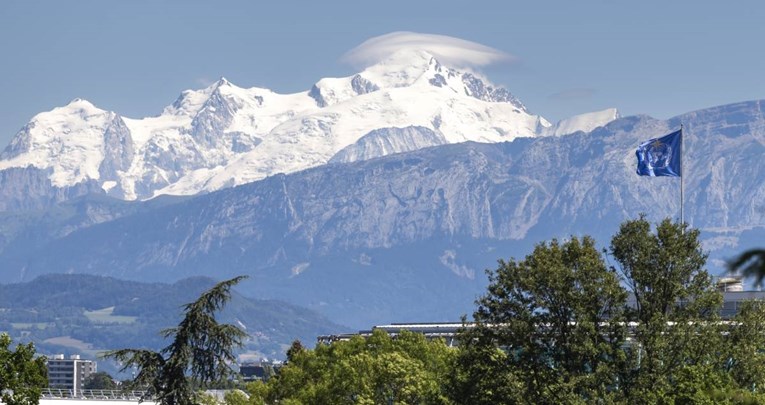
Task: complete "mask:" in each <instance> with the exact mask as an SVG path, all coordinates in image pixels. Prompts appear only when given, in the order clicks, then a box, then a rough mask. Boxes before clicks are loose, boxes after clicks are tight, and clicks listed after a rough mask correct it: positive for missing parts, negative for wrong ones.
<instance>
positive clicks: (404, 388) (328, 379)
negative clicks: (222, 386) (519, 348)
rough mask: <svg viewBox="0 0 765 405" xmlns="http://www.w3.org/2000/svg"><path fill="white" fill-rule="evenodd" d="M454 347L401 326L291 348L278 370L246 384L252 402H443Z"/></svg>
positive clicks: (445, 401)
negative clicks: (310, 346)
mask: <svg viewBox="0 0 765 405" xmlns="http://www.w3.org/2000/svg"><path fill="white" fill-rule="evenodd" d="M454 353H455V350H454V349H452V348H449V347H447V346H446V344H445V343H444V342H443V341H441V340H439V341H427V340H426V339H425V337H424V336H423V335H421V334H416V333H412V332H407V331H403V332H401V334H399V335H398V336H397V337H395V338H391V337H390V336H389V335H388V334H387V333H386V332H384V331H382V330H375V331H373V332H372V336H370V337H368V338H364V337H361V336H356V337H353V338H351V339H350V340H349V341H343V342H335V343H332V344H331V345H319V346H317V347H316V349H314V350H308V349H301V350H294V351H292V356H291V358H290V361H289V362H287V364H286V365H285V366H284V367H282V368H281V370H280V371H279V374H278V375H277V376H275V377H274V378H271V379H270V380H268V382H267V383H266V384H265V385H263V384H261V383H256V384H252V385H248V390H249V393H250V395H251V401H252V403H255V404H259V403H277V402H278V403H286V404H291V403H295V404H298V403H299V404H388V403H395V404H445V403H448V399H447V398H446V395H445V392H444V390H445V387H446V382H447V379H448V375H449V374H450V373H451V372H452V370H453V368H452V366H451V364H452V363H451V361H452V359H453V355H454Z"/></svg>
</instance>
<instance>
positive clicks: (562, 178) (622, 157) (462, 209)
mask: <svg viewBox="0 0 765 405" xmlns="http://www.w3.org/2000/svg"><path fill="white" fill-rule="evenodd" d="M764 117H765V103H763V102H761V101H755V102H748V103H739V104H732V105H727V106H721V107H716V108H712V109H708V110H703V111H698V112H694V113H690V114H686V115H683V116H680V117H676V118H673V119H670V120H668V121H660V120H655V119H652V118H649V117H627V118H622V119H618V120H616V121H614V122H612V123H611V124H609V125H607V126H606V127H602V128H598V129H596V130H595V131H593V132H590V133H582V132H578V133H575V134H572V135H567V136H561V137H544V138H526V139H516V140H515V141H513V142H508V143H496V144H481V143H472V142H469V143H463V144H449V145H441V146H436V147H431V148H427V149H422V150H417V151H414V152H408V153H401V154H396V155H391V156H385V157H382V158H377V159H371V160H366V161H358V162H353V163H349V164H335V165H327V166H322V167H319V168H316V169H311V170H307V171H303V172H299V173H295V174H290V175H276V176H271V177H269V178H267V179H264V180H262V181H259V182H255V183H251V184H247V185H243V186H239V187H235V188H233V189H229V190H223V191H220V192H216V193H212V194H210V195H206V196H200V197H196V198H193V199H191V200H188V201H186V202H182V203H179V204H176V205H173V206H169V207H163V208H159V209H152V210H149V211H147V212H144V213H138V214H136V215H132V216H125V217H123V218H121V219H118V220H115V221H111V222H109V223H104V224H101V225H98V226H93V227H90V228H88V229H83V230H79V231H77V232H72V233H71V234H69V235H68V236H66V237H64V238H61V239H59V240H56V241H54V242H53V243H51V244H50V245H48V246H47V247H46V249H45V252H46V254H45V255H38V256H35V255H32V256H30V257H29V258H28V260H27V261H26V262H25V263H24V266H23V269H24V271H23V273H22V271H21V269H20V268H5V269H3V274H4V277H8V278H9V279H16V278H19V277H24V278H28V277H31V276H33V275H34V274H39V273H44V272H95V273H99V274H105V275H111V276H117V277H125V278H135V279H141V280H157V281H166V280H174V279H177V278H180V277H186V276H189V275H197V274H205V275H216V276H220V277H224V276H230V275H235V274H250V275H252V283H251V284H249V288H250V289H251V290H250V291H252V292H253V293H257V294H260V295H263V296H278V297H281V298H283V299H287V300H289V301H292V302H296V303H299V304H301V305H306V306H309V307H312V308H315V309H318V310H320V311H323V312H324V313H327V314H329V315H330V316H332V317H333V319H337V320H338V321H340V322H342V323H346V324H348V325H351V326H359V327H363V326H364V325H368V324H369V323H374V322H390V321H410V320H412V321H413V320H419V321H433V320H449V319H452V320H453V319H456V318H457V317H458V316H459V315H460V314H461V313H464V312H468V311H469V309H470V306H471V302H472V300H473V299H474V298H475V296H476V294H478V293H480V291H481V290H482V288H483V284H484V279H483V277H482V276H481V270H483V269H485V268H487V267H493V266H494V263H495V260H496V259H498V258H508V257H511V256H515V257H522V256H524V255H525V254H527V253H528V249H529V247H530V246H531V245H532V244H533V243H536V242H539V241H541V240H544V239H548V238H552V237H558V238H565V237H567V236H569V235H572V234H574V235H582V234H590V235H593V236H595V237H596V238H597V239H598V240H599V241H600V242H601V244H602V246H607V243H608V238H609V237H610V236H611V235H612V234H613V233H614V232H615V231H616V230H617V227H618V224H619V223H620V222H621V221H623V220H625V219H629V218H635V217H637V216H638V215H639V214H640V213H645V214H646V215H647V216H648V218H649V219H650V220H652V221H659V220H661V219H663V218H665V217H673V218H677V217H678V216H679V203H680V201H679V186H680V184H679V179H677V178H649V177H640V176H637V175H636V174H635V155H634V151H635V147H636V145H637V144H639V143H640V142H641V141H644V140H647V139H649V138H652V137H656V136H660V135H663V134H666V133H668V132H670V131H672V130H675V129H677V128H678V127H679V126H680V124H681V123H682V124H683V125H684V137H685V150H686V155H685V157H686V158H685V168H684V173H686V177H685V179H684V181H685V194H686V201H685V215H686V221H687V222H689V223H690V224H691V226H693V227H697V228H700V229H701V230H702V232H703V235H704V237H705V238H706V240H707V248H709V249H710V251H711V253H712V258H713V259H715V260H720V259H722V258H724V255H725V254H729V252H730V251H731V250H735V249H739V248H741V247H744V246H747V245H748V244H752V243H754V242H752V241H751V240H750V239H749V238H751V237H753V236H756V235H759V234H760V233H758V232H760V231H761V230H762V229H765V206H763V202H764V201H765V176H764V175H763V173H765V163H763V160H762V156H763V155H765V118H764ZM370 139H374V134H372V135H370ZM351 160H352V159H351ZM386 316H397V318H386Z"/></svg>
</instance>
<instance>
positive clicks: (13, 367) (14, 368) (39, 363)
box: [0, 333, 48, 405]
mask: <svg viewBox="0 0 765 405" xmlns="http://www.w3.org/2000/svg"><path fill="white" fill-rule="evenodd" d="M11 343H12V340H11V337H10V336H8V334H7V333H2V334H0V399H2V402H3V403H4V404H6V405H37V404H39V403H40V396H41V395H42V389H43V388H44V387H46V386H47V385H48V369H47V367H46V365H45V361H46V360H45V357H43V356H38V357H35V346H34V344H32V343H31V342H30V343H27V344H18V345H16V348H15V350H11Z"/></svg>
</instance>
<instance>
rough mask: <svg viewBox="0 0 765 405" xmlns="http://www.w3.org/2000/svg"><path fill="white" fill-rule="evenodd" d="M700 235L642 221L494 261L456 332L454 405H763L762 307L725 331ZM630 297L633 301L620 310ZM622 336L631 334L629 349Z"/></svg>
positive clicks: (750, 307) (751, 308) (748, 310)
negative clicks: (606, 254) (604, 240)
mask: <svg viewBox="0 0 765 405" xmlns="http://www.w3.org/2000/svg"><path fill="white" fill-rule="evenodd" d="M698 236H699V232H698V230H693V229H688V228H687V227H686V226H685V225H684V224H678V223H673V222H671V221H669V220H664V221H662V222H661V223H659V224H657V225H656V227H655V229H652V227H651V224H649V223H648V222H647V221H646V220H645V218H644V217H641V218H639V219H637V220H632V221H626V222H624V223H623V224H622V225H621V227H620V229H619V231H618V232H617V233H616V235H614V237H613V239H612V241H611V246H610V253H611V256H612V257H613V259H615V262H616V266H615V267H610V268H609V267H607V266H606V265H605V264H604V261H603V258H602V257H601V256H600V254H598V252H597V250H596V249H595V246H594V243H593V241H592V240H591V239H590V238H588V237H585V238H583V239H581V240H580V239H577V238H571V240H569V241H566V242H564V243H559V242H558V241H556V240H553V241H551V242H548V243H541V244H539V245H537V246H536V248H535V249H534V251H533V252H532V253H531V254H530V255H528V256H527V257H526V258H525V259H524V260H522V261H514V260H510V261H509V262H504V261H500V262H499V267H498V268H497V269H496V270H494V271H490V272H489V273H488V274H489V281H490V284H489V287H488V290H487V293H486V295H484V296H482V297H481V298H479V300H478V301H477V302H476V303H477V305H478V308H477V310H476V312H475V313H474V315H473V317H474V318H475V321H476V323H475V326H474V327H466V328H465V329H464V331H463V332H462V333H461V336H460V341H461V346H460V352H459V355H458V357H457V359H456V365H457V366H456V370H455V373H454V377H453V379H452V381H450V387H449V394H450V396H451V398H452V399H453V400H454V401H455V402H457V403H470V404H494V403H533V404H557V403H569V404H570V403H593V402H596V403H631V404H632V403H634V404H716V403H728V404H743V403H765V396H764V395H763V394H761V393H760V391H762V388H763V384H765V304H762V303H754V302H753V303H748V304H746V305H745V306H744V308H742V310H741V311H740V313H739V314H738V316H737V317H736V318H735V319H733V320H732V321H731V322H723V321H722V320H721V319H720V317H719V310H720V308H721V305H722V295H721V294H720V293H719V292H717V291H716V289H715V286H714V284H713V281H712V278H711V277H710V275H709V274H708V273H707V272H706V270H705V269H704V265H705V262H706V254H705V253H704V252H703V251H702V249H701V244H700V242H699V238H698ZM628 293H631V297H630V299H629V300H626V298H627V296H628ZM628 302H629V303H628ZM626 326H629V339H627V336H628V335H627V333H626V332H627V331H626V330H625V329H626Z"/></svg>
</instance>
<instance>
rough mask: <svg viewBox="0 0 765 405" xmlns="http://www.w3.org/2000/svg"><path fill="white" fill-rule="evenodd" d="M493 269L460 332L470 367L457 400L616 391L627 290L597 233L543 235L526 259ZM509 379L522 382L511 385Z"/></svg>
mask: <svg viewBox="0 0 765 405" xmlns="http://www.w3.org/2000/svg"><path fill="white" fill-rule="evenodd" d="M488 275H489V281H490V283H489V287H488V292H487V294H486V295H484V296H483V297H481V298H480V299H479V300H478V301H477V304H478V309H477V310H476V312H475V313H474V314H473V317H474V319H475V327H473V328H469V329H467V330H466V331H465V332H464V334H463V335H462V336H461V338H460V340H461V342H463V346H464V350H463V351H462V352H461V355H460V362H461V363H462V364H463V365H464V367H465V370H466V371H465V372H464V373H463V374H462V375H461V376H460V377H461V378H463V379H464V380H462V381H460V380H458V381H456V383H457V385H458V386H459V385H461V386H462V388H458V389H457V390H456V391H455V393H457V397H456V398H455V400H457V401H458V402H463V403H466V402H470V403H476V402H478V401H484V400H485V399H482V398H487V397H491V398H492V400H491V401H490V402H492V403H497V402H502V403H506V402H514V401H515V400H517V395H518V394H519V393H520V394H521V395H522V398H524V400H527V401H532V402H534V403H563V402H570V401H573V400H575V399H578V398H602V399H605V400H607V399H608V398H611V396H612V391H610V390H609V387H611V386H614V385H615V384H616V383H617V382H616V380H615V377H616V373H615V372H614V371H615V370H614V369H613V367H614V366H615V365H618V364H619V362H620V361H621V359H622V358H623V350H622V349H621V346H622V344H623V342H624V336H625V333H626V330H625V327H624V319H623V311H624V304H625V300H626V293H625V292H624V290H623V289H622V288H621V286H620V285H619V279H618V277H617V275H616V274H615V273H614V272H613V271H610V270H609V269H608V268H607V266H606V265H605V264H604V262H603V259H602V257H601V254H600V253H599V251H598V250H597V249H596V247H595V243H594V241H593V240H592V239H591V238H589V237H585V238H583V239H582V240H579V239H577V238H572V239H570V240H569V241H566V242H564V243H562V244H561V243H559V242H558V241H557V240H553V241H552V242H550V243H541V244H539V245H537V246H536V248H535V249H534V252H533V253H532V254H531V255H529V256H527V257H526V258H525V260H522V261H520V262H516V261H513V260H511V261H509V262H504V261H500V262H499V267H498V268H497V270H496V271H493V272H489V273H488ZM497 347H500V348H502V350H503V352H497V350H496V348H497ZM508 383H509V384H510V385H511V386H518V387H522V390H521V391H520V392H516V391H515V390H512V391H508V390H507V384H508ZM477 384H480V385H482V386H483V387H482V389H481V391H475V389H474V387H476V386H477ZM486 391H488V393H487V392H486ZM500 393H502V394H500ZM505 395H507V396H505Z"/></svg>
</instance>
